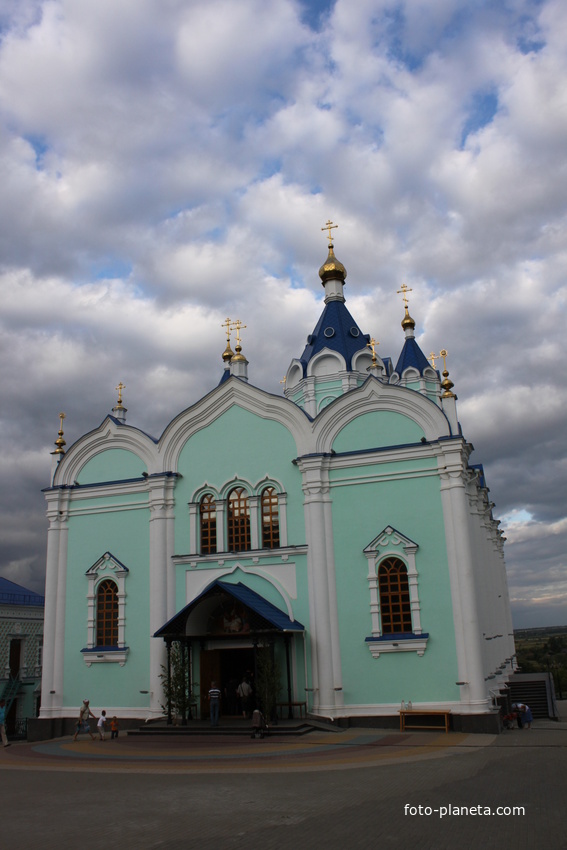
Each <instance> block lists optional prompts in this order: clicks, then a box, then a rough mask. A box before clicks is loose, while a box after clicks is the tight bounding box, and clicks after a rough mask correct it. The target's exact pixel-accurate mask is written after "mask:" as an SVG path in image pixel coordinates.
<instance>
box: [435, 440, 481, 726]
mask: <svg viewBox="0 0 567 850" xmlns="http://www.w3.org/2000/svg"><path fill="white" fill-rule="evenodd" d="M464 454H465V453H464V451H463V447H462V446H461V447H460V448H454V447H447V448H446V449H445V452H444V455H443V456H442V457H440V459H439V462H440V465H441V469H440V473H441V498H442V504H443V514H444V520H445V538H446V541H447V557H448V563H449V577H450V581H451V597H452V601H453V616H454V620H455V641H456V648H457V658H458V680H457V681H460V682H465V683H466V684H464V685H462V686H461V705H462V707H463V708H465V710H467V709H468V711H470V712H471V713H474V712H483V711H486V709H487V708H488V707H489V705H490V700H489V699H488V697H487V692H488V688H487V687H486V683H485V681H484V675H483V663H482V655H483V652H482V646H481V640H482V628H481V626H480V617H479V610H478V599H477V593H476V587H475V576H474V560H473V556H472V545H471V538H470V528H469V512H468V500H467V494H466V490H465V480H466V469H465V467H466V458H465V457H464ZM443 461H444V464H443Z"/></svg>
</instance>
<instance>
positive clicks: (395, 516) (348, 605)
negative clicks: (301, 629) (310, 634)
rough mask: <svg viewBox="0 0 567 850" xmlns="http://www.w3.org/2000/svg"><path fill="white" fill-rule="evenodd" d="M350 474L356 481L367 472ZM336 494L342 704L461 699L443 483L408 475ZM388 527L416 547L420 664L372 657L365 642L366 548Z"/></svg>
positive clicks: (403, 657) (411, 656)
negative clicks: (423, 643) (424, 638)
mask: <svg viewBox="0 0 567 850" xmlns="http://www.w3.org/2000/svg"><path fill="white" fill-rule="evenodd" d="M343 472H344V470H343ZM350 472H351V474H352V475H353V477H356V475H357V474H360V475H368V474H369V472H370V469H369V468H368V467H363V468H359V469H358V470H357V469H352V470H350ZM331 495H332V500H333V521H334V544H335V563H336V576H337V597H338V604H339V633H340V640H341V660H342V669H343V688H344V698H345V703H347V704H348V703H350V702H352V703H357V704H369V703H377V702H378V703H394V704H396V703H399V702H401V700H402V699H404V700H412V701H413V702H435V701H439V700H453V699H454V700H458V699H459V693H458V688H457V687H456V686H454V685H452V682H454V681H456V680H457V678H458V675H457V659H456V650H455V636H454V623H453V615H452V603H451V588H450V583H449V574H448V565H447V554H446V548H445V532H444V524H443V516H442V507H441V497H440V492H439V480H438V478H437V477H436V476H430V477H414V476H411V473H410V477H408V478H407V479H402V480H397V481H384V482H372V483H365V484H362V483H357V484H355V485H353V486H348V485H342V486H334V487H332V489H331ZM388 525H390V526H392V527H393V528H395V529H396V530H397V531H399V532H400V533H402V534H404V535H405V536H406V537H408V538H409V539H410V540H413V541H414V542H415V543H417V544H418V546H419V548H418V550H417V554H416V566H417V571H418V591H419V600H420V608H421V626H422V630H423V631H424V632H428V633H429V642H428V644H427V649H426V650H425V654H424V655H423V656H422V657H418V655H417V653H415V652H397V653H396V652H394V653H386V654H382V655H380V657H379V658H373V657H372V656H371V654H370V650H369V649H368V646H367V645H366V643H365V638H366V637H370V636H371V635H372V620H371V615H370V592H369V587H368V578H367V576H368V560H367V558H366V556H365V555H364V554H363V549H364V548H365V547H366V546H368V544H370V543H371V542H372V540H374V538H375V537H377V536H378V535H379V534H380V533H381V532H382V531H383V530H384V528H386V526H388ZM400 554H401V552H400ZM401 556H402V557H403V555H402V554H401ZM452 669H453V670H454V672H455V675H454V678H453V676H452V675H451V674H450V672H449V671H451V670H452Z"/></svg>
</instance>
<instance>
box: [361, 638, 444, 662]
mask: <svg viewBox="0 0 567 850" xmlns="http://www.w3.org/2000/svg"><path fill="white" fill-rule="evenodd" d="M428 640H429V638H427V637H419V638H398V639H396V638H395V637H393V638H392V639H391V640H375V641H371V640H368V641H366V643H367V646H368V649H369V650H370V654H371V655H372V658H380V655H381V654H382V653H385V652H417V654H418V655H419V656H420V657H421V656H422V655H423V653H424V652H425V650H426V649H427V641H428Z"/></svg>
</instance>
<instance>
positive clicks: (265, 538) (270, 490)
mask: <svg viewBox="0 0 567 850" xmlns="http://www.w3.org/2000/svg"><path fill="white" fill-rule="evenodd" d="M261 505H262V549H277V548H278V547H279V545H280V517H279V507H278V494H277V493H276V491H275V489H274V487H266V488H265V489H264V490H263V491H262V499H261Z"/></svg>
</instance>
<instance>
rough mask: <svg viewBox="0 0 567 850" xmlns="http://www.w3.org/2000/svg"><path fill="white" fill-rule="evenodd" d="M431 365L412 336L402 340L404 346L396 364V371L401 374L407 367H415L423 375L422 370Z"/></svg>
mask: <svg viewBox="0 0 567 850" xmlns="http://www.w3.org/2000/svg"><path fill="white" fill-rule="evenodd" d="M428 366H429V367H431V363H430V362H429V360H428V359H427V357H426V356H425V354H424V353H423V351H422V350H421V348H420V347H419V345H418V344H417V342H416V341H415V338H414V337H413V336H410V337H408V338H407V339H406V341H405V342H404V347H403V348H402V352H401V354H400V356H399V358H398V362H397V364H396V372H397V373H398V375H402V374H403V373H404V371H405V370H406V369H408V368H410V367H411V368H413V369H417V371H418V372H419V374H420V375H423V370H424V369H426V368H427V367H428Z"/></svg>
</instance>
